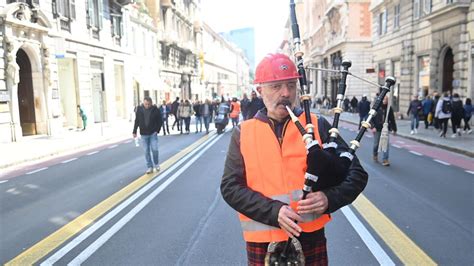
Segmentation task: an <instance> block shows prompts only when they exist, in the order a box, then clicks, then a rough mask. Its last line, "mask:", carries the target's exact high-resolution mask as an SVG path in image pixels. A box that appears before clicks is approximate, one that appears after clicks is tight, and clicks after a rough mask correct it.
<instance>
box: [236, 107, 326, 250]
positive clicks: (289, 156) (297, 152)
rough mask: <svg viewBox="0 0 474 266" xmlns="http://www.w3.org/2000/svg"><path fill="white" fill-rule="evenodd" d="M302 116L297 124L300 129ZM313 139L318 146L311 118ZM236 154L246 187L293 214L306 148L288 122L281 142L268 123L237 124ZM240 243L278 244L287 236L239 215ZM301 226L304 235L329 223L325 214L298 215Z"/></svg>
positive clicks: (302, 182)
mask: <svg viewBox="0 0 474 266" xmlns="http://www.w3.org/2000/svg"><path fill="white" fill-rule="evenodd" d="M304 117H305V116H304V113H303V114H302V115H300V122H302V123H301V124H302V125H303V126H304V125H306V123H304V122H303V121H301V120H303V119H304ZM311 119H312V123H313V125H314V132H315V133H314V136H315V138H316V140H317V141H318V142H319V144H320V145H321V137H320V136H319V132H318V121H317V117H316V116H315V115H313V114H312V115H311ZM240 150H241V152H242V157H243V159H244V163H245V172H246V178H247V186H248V187H249V188H251V189H252V190H254V191H257V192H260V193H262V194H263V195H265V196H266V197H268V198H271V199H275V200H279V201H282V202H285V203H287V204H288V205H289V206H290V207H291V208H293V210H295V211H296V207H297V201H298V200H299V199H300V197H301V195H302V194H303V192H302V189H303V185H304V181H305V178H304V176H305V172H306V148H305V144H304V143H303V140H302V139H301V133H300V132H299V131H298V129H297V128H296V126H295V124H294V123H293V122H291V121H289V122H288V125H287V127H286V131H285V133H284V136H283V141H282V143H281V146H280V143H279V142H278V139H277V137H276V136H275V133H274V132H273V130H272V128H271V127H270V125H268V123H265V122H262V121H259V120H257V119H250V120H247V121H245V122H243V123H242V124H241V133H240ZM239 218H240V223H241V226H242V230H243V234H244V239H245V241H247V242H261V243H266V242H281V241H285V240H287V239H288V235H287V234H286V233H285V232H284V231H283V230H282V229H280V228H277V227H273V226H270V225H266V224H262V223H260V222H257V221H254V220H252V219H250V218H248V217H246V216H245V215H243V214H240V213H239ZM302 218H303V220H304V221H305V222H304V223H300V224H299V226H301V228H302V229H303V231H304V232H313V231H316V230H319V229H321V228H323V227H324V225H325V224H326V223H327V222H329V221H330V220H331V217H330V216H329V215H328V214H323V215H322V216H317V215H316V214H305V215H302Z"/></svg>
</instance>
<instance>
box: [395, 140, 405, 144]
mask: <svg viewBox="0 0 474 266" xmlns="http://www.w3.org/2000/svg"><path fill="white" fill-rule="evenodd" d="M397 142H398V143H400V144H405V141H401V140H397Z"/></svg>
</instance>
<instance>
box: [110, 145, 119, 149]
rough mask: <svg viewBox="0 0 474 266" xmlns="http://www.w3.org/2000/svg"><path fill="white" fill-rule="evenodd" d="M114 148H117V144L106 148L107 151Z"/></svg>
mask: <svg viewBox="0 0 474 266" xmlns="http://www.w3.org/2000/svg"><path fill="white" fill-rule="evenodd" d="M116 147H118V145H117V144H115V145H112V146H110V147H108V148H107V149H113V148H116Z"/></svg>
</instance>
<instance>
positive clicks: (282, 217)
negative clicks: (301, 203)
mask: <svg viewBox="0 0 474 266" xmlns="http://www.w3.org/2000/svg"><path fill="white" fill-rule="evenodd" d="M294 221H298V222H299V223H301V222H303V219H302V218H301V216H299V215H298V214H297V213H296V212H295V211H293V209H291V208H290V207H289V206H288V205H283V206H282V207H281V208H280V211H279V212H278V223H279V224H280V227H281V229H283V231H285V233H286V234H287V235H288V236H289V237H294V236H300V233H301V230H302V229H301V227H299V226H298V225H297V224H296V223H295V222H294Z"/></svg>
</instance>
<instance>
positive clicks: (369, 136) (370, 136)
mask: <svg viewBox="0 0 474 266" xmlns="http://www.w3.org/2000/svg"><path fill="white" fill-rule="evenodd" d="M365 136H366V137H368V138H370V139H371V138H373V136H372V135H365Z"/></svg>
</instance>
